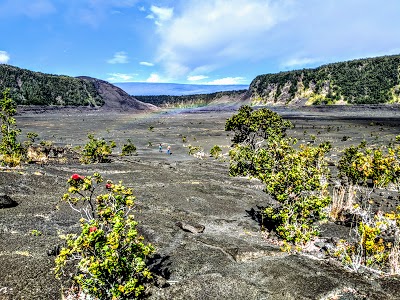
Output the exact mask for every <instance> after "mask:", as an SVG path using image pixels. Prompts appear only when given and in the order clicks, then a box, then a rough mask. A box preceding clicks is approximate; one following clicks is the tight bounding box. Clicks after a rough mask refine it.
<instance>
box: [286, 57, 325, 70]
mask: <svg viewBox="0 0 400 300" xmlns="http://www.w3.org/2000/svg"><path fill="white" fill-rule="evenodd" d="M320 61H321V60H320V59H316V58H306V57H304V58H291V59H289V60H287V61H285V62H284V63H283V64H282V67H283V68H285V69H288V68H301V67H305V66H308V65H311V64H315V63H317V62H320Z"/></svg>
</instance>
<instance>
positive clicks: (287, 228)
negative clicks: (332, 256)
mask: <svg viewBox="0 0 400 300" xmlns="http://www.w3.org/2000/svg"><path fill="white" fill-rule="evenodd" d="M329 149H330V146H329V145H327V144H322V145H319V146H316V147H314V146H304V145H301V146H300V149H299V150H295V149H290V151H288V152H287V153H286V154H285V155H284V156H283V157H282V159H280V160H279V161H278V162H276V163H274V164H273V165H272V166H271V169H273V170H272V171H271V172H269V173H268V172H267V173H265V174H260V175H262V176H259V178H261V179H262V181H263V182H264V183H265V185H266V191H267V193H268V194H270V195H271V196H272V197H273V198H274V199H275V200H276V201H278V202H279V203H280V205H279V206H278V207H273V206H267V207H266V208H265V210H264V215H265V218H266V220H267V221H268V220H270V221H272V223H273V224H276V228H275V229H276V231H277V233H278V234H279V235H280V236H281V237H282V238H283V239H284V240H286V241H289V242H293V243H295V244H304V243H306V242H308V241H310V240H312V238H313V237H314V236H316V235H318V234H319V231H318V227H317V226H316V223H317V222H318V221H320V220H322V219H325V218H326V214H325V212H324V209H325V208H326V207H327V206H328V205H329V204H330V201H331V198H330V196H329V193H328V176H329V171H328V168H327V163H326V161H325V154H326V153H327V152H328V151H329Z"/></svg>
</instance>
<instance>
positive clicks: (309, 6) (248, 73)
mask: <svg viewBox="0 0 400 300" xmlns="http://www.w3.org/2000/svg"><path fill="white" fill-rule="evenodd" d="M399 16H400V0H380V1H377V0H324V1H321V0H158V1H157V0H142V1H141V0H0V63H3V64H9V65H13V66H17V67H20V68H24V69H29V70H32V71H38V72H43V73H50V74H58V75H69V76H81V75H85V76H91V77H95V78H99V79H103V80H107V81H109V82H113V83H116V82H172V83H191V84H250V82H251V81H252V80H253V79H254V78H255V77H256V76H257V75H261V74H267V73H277V72H280V71H289V70H294V69H303V68H314V67H318V66H320V65H323V64H326V63H332V62H339V61H346V60H352V59H357V58H366V57H375V56H381V55H392V54H400V17H399Z"/></svg>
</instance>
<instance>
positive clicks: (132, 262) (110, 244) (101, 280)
mask: <svg viewBox="0 0 400 300" xmlns="http://www.w3.org/2000/svg"><path fill="white" fill-rule="evenodd" d="M102 182H103V178H102V177H101V176H100V175H99V174H98V173H95V174H94V175H93V176H87V177H84V176H80V175H78V174H73V175H72V176H71V178H70V179H69V180H68V185H69V189H68V193H66V194H65V195H64V196H63V198H62V201H63V202H66V203H68V204H69V205H70V206H71V208H72V209H73V210H74V211H76V212H78V213H79V214H80V215H81V220H80V228H81V229H80V233H79V234H77V235H76V234H69V235H67V236H66V246H65V247H64V248H62V249H61V250H60V253H59V255H58V256H57V257H56V260H55V263H56V268H55V272H56V275H57V277H58V278H62V277H63V276H66V275H67V274H66V273H67V272H66V270H67V269H68V270H70V269H71V268H72V270H73V275H72V280H73V283H74V286H73V287H71V288H70V289H69V292H70V294H72V296H74V297H78V296H79V295H82V294H85V295H89V296H91V297H93V299H102V300H103V299H104V300H120V299H137V298H139V297H140V296H141V295H143V292H144V291H145V285H146V283H147V282H148V281H149V279H150V278H151V277H152V276H151V273H150V271H149V269H148V268H147V266H146V259H147V258H148V257H149V256H150V255H152V253H153V252H154V247H153V246H152V245H151V244H145V243H144V242H143V237H142V236H140V235H139V234H138V231H137V228H136V226H137V224H138V223H137V222H136V221H135V219H134V216H133V215H132V211H133V209H134V200H135V197H134V196H133V192H132V190H131V189H130V188H126V187H125V186H123V185H122V182H119V183H118V184H114V183H113V182H111V181H107V183H106V184H105V186H104V189H105V193H103V194H99V195H97V196H95V191H96V189H97V188H99V187H100V184H102ZM74 299H75V298H74Z"/></svg>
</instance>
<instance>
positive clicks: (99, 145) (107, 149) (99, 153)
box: [80, 133, 116, 164]
mask: <svg viewBox="0 0 400 300" xmlns="http://www.w3.org/2000/svg"><path fill="white" fill-rule="evenodd" d="M88 138H89V142H88V143H87V144H86V145H85V146H84V147H83V150H82V153H81V159H80V161H81V162H82V163H84V164H90V163H104V162H109V160H108V156H109V155H110V154H111V153H112V149H113V148H115V147H116V144H115V142H114V141H110V142H108V143H107V142H106V141H105V140H104V139H103V138H101V139H96V138H95V137H94V135H93V134H91V133H89V134H88Z"/></svg>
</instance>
